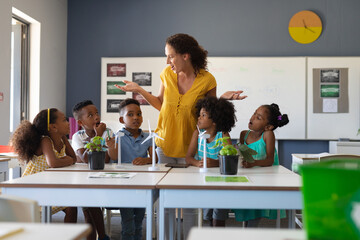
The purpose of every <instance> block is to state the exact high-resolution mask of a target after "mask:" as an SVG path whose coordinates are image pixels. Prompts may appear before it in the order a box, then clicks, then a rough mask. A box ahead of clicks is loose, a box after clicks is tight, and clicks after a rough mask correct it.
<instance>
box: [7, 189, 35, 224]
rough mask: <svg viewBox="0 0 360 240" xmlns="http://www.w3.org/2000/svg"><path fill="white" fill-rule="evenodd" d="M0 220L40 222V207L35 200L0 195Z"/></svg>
mask: <svg viewBox="0 0 360 240" xmlns="http://www.w3.org/2000/svg"><path fill="white" fill-rule="evenodd" d="M0 209H1V211H0V222H40V208H39V205H38V204H37V202H36V201H34V200H30V199H26V198H21V197H16V196H10V195H4V194H3V195H0Z"/></svg>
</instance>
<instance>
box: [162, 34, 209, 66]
mask: <svg viewBox="0 0 360 240" xmlns="http://www.w3.org/2000/svg"><path fill="white" fill-rule="evenodd" d="M166 44H169V45H170V46H171V47H173V48H174V49H175V51H176V53H179V54H185V53H188V54H190V61H191V65H192V66H193V68H194V69H195V73H199V71H200V70H201V69H204V70H207V54H208V51H206V50H205V49H204V48H203V47H202V46H200V45H199V43H198V42H197V41H196V39H195V38H194V37H192V36H190V35H188V34H185V33H178V34H175V35H172V36H170V37H168V38H167V39H166Z"/></svg>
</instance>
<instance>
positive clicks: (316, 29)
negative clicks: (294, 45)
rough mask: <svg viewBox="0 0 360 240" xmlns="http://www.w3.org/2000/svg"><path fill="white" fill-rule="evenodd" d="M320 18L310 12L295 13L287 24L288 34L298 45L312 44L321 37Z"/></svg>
mask: <svg viewBox="0 0 360 240" xmlns="http://www.w3.org/2000/svg"><path fill="white" fill-rule="evenodd" d="M321 31H322V23H321V19H320V17H319V16H318V15H317V14H316V13H314V12H312V11H301V12H298V13H296V14H295V15H294V16H293V17H292V18H291V19H290V22H289V34H290V36H291V37H292V38H293V39H294V40H295V41H296V42H298V43H302V44H307V43H312V42H314V41H315V40H316V39H318V38H319V37H320V35H321Z"/></svg>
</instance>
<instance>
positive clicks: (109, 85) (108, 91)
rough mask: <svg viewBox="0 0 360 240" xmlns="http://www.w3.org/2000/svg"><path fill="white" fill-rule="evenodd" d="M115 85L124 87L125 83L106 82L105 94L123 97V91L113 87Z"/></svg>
mask: <svg viewBox="0 0 360 240" xmlns="http://www.w3.org/2000/svg"><path fill="white" fill-rule="evenodd" d="M115 84H116V85H119V86H125V83H124V82H123V81H108V82H106V94H108V95H125V94H126V93H125V92H124V91H123V90H121V89H119V88H117V87H115Z"/></svg>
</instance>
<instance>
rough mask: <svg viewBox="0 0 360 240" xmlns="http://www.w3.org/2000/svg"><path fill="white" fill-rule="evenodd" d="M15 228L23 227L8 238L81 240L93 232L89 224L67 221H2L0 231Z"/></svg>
mask: <svg viewBox="0 0 360 240" xmlns="http://www.w3.org/2000/svg"><path fill="white" fill-rule="evenodd" d="M14 228H21V229H22V231H20V232H17V233H13V234H12V235H10V236H8V237H6V238H4V239H6V240H34V239H51V240H80V239H86V237H87V236H88V235H89V234H90V233H91V226H90V225H89V224H80V223H77V224H68V223H67V224H65V223H52V224H42V223H17V222H16V223H15V222H1V223H0V232H1V231H5V230H10V229H14Z"/></svg>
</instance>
